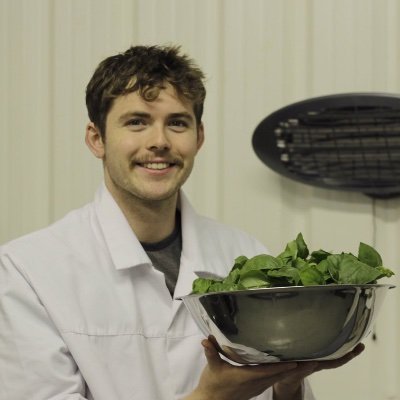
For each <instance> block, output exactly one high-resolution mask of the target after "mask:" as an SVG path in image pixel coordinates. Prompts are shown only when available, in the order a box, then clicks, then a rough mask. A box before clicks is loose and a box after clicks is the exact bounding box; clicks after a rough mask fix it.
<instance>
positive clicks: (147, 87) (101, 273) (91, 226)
mask: <svg viewBox="0 0 400 400" xmlns="http://www.w3.org/2000/svg"><path fill="white" fill-rule="evenodd" d="M203 78H204V77H203V74H202V72H201V71H200V70H199V69H198V67H196V66H195V65H194V64H193V62H192V61H191V60H190V59H189V58H187V57H186V56H185V55H181V54H180V53H179V49H177V48H174V47H157V46H153V47H144V46H137V47H132V48H130V49H128V50H127V51H126V52H125V53H123V54H119V55H116V56H112V57H109V58H107V59H106V60H104V61H103V62H102V63H100V65H99V66H98V68H97V69H96V71H95V73H94V75H93V77H92V79H91V81H90V82H89V84H88V87H87V94H86V102H87V107H88V112H89V118H90V123H89V124H88V125H87V130H86V143H87V145H88V147H89V149H90V150H91V152H92V153H93V154H94V155H95V156H96V157H97V158H99V159H101V160H102V162H103V168H104V184H103V185H102V186H101V187H100V188H99V190H98V192H97V193H96V197H95V199H94V202H93V203H90V204H88V205H86V206H85V207H83V208H82V209H80V210H75V211H73V212H71V213H69V214H68V215H67V216H66V217H64V218H63V219H62V220H60V221H58V222H56V223H55V224H53V225H51V226H49V227H48V228H46V229H43V230H41V231H38V232H34V233H32V234H30V235H27V236H25V237H22V238H19V239H17V240H15V241H12V242H10V243H8V244H5V245H4V246H3V247H2V248H1V252H0V255H1V258H0V327H1V329H0V381H1V385H0V398H1V399H2V400H3V399H4V400H25V399H26V400H28V399H29V400H44V399H52V400H72V399H74V400H76V399H95V400H128V399H129V400H136V399H137V400H173V399H179V400H183V399H185V400H213V399H218V400H225V399H226V400H228V399H229V400H236V399H237V400H245V399H250V398H257V399H259V400H261V399H272V398H273V399H275V400H282V399H284V400H292V399H293V400H297V399H302V398H304V399H312V398H313V396H312V394H311V391H310V389H309V387H308V384H307V382H306V381H304V378H305V377H306V376H307V375H309V374H310V373H312V372H313V371H315V370H319V369H322V368H333V367H337V366H340V365H342V364H344V363H345V362H347V361H348V360H350V359H351V358H352V357H354V356H355V355H357V354H358V353H359V352H360V351H361V350H362V347H359V348H357V349H355V350H354V351H353V352H352V353H349V354H348V356H346V357H345V358H343V359H340V360H337V361H334V362H329V363H311V362H310V363H302V364H297V363H282V364H280V363H277V364H270V365H258V366H236V365H231V364H230V363H228V362H227V361H226V360H224V359H222V358H221V357H220V355H219V354H218V352H217V350H216V349H215V348H214V346H213V345H212V342H211V341H209V340H207V339H204V338H203V337H202V335H201V333H200V332H199V330H198V328H197V327H196V325H195V323H194V322H193V320H192V318H191V317H190V316H189V314H188V312H187V310H186V309H185V307H184V305H183V304H182V302H181V301H179V300H178V299H176V298H178V297H179V296H182V295H185V294H188V293H189V292H190V290H191V283H192V281H193V280H194V279H195V278H196V272H198V271H207V272H212V273H215V274H218V275H221V276H224V275H226V273H227V272H228V270H229V269H230V266H231V265H232V261H233V260H234V258H236V257H237V256H238V255H246V256H248V257H251V256H253V255H255V254H259V253H264V252H265V251H266V250H265V248H264V246H262V245H261V244H260V243H259V242H258V241H256V240H254V239H253V238H251V237H250V236H248V235H247V234H245V233H243V232H240V231H238V230H236V229H232V228H229V227H226V226H224V225H222V224H219V223H217V222H216V221H212V220H209V219H207V218H204V217H201V216H199V215H197V214H196V213H195V211H194V210H193V209H192V208H191V206H190V204H189V202H188V200H187V199H186V197H185V195H184V193H183V192H182V191H181V187H182V185H183V183H184V182H185V181H186V179H187V178H188V176H189V175H190V172H191V170H192V167H193V163H194V159H195V156H196V154H197V152H198V151H199V149H200V148H201V146H202V144H203V141H204V127H203V124H202V120H201V118H202V112H203V102H204V98H205V89H204V86H203ZM200 342H201V343H202V345H203V350H202V346H201V345H200ZM203 351H204V352H203Z"/></svg>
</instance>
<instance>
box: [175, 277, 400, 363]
mask: <svg viewBox="0 0 400 400" xmlns="http://www.w3.org/2000/svg"><path fill="white" fill-rule="evenodd" d="M393 287H394V286H393V285H326V286H302V287H299V286H293V287H281V288H264V289H250V290H242V291H234V292H218V293H207V294H203V295H188V296H185V297H183V298H182V300H183V302H184V304H185V305H186V307H187V308H188V310H189V312H190V314H191V315H192V317H193V318H194V320H195V321H196V323H197V324H198V326H199V327H200V329H201V330H202V332H203V333H204V335H206V336H209V335H212V336H213V337H214V338H215V341H216V344H217V345H218V346H219V349H220V350H221V352H222V353H223V354H224V355H225V356H226V357H228V358H229V359H231V360H233V361H235V362H238V363H241V364H249V363H265V362H277V361H294V360H295V361H302V360H328V359H335V358H339V357H341V356H343V355H344V354H345V353H347V352H349V351H350V350H352V349H353V348H354V347H355V346H356V345H357V344H358V343H360V342H361V341H362V339H363V338H365V337H366V336H367V335H368V334H369V333H370V331H371V328H372V325H373V323H374V321H375V319H376V316H377V313H378V311H379V309H380V307H381V305H382V302H383V300H384V298H385V296H386V293H387V292H388V290H389V289H391V288H393Z"/></svg>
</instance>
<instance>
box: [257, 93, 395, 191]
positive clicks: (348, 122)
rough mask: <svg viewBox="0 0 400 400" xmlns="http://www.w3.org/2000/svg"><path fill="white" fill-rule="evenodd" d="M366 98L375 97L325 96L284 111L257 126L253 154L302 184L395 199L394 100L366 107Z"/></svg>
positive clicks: (380, 97) (392, 98) (369, 100)
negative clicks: (393, 197) (331, 102)
mask: <svg viewBox="0 0 400 400" xmlns="http://www.w3.org/2000/svg"><path fill="white" fill-rule="evenodd" d="M371 97H374V98H376V97H377V96H376V95H375V96H366V95H362V96H361V95H359V96H358V97H357V96H353V97H352V96H350V95H344V97H343V99H342V100H344V101H342V102H340V101H338V100H340V96H339V95H335V96H332V97H330V96H326V97H322V98H317V99H311V100H309V101H306V102H301V103H297V104H294V105H292V106H289V107H285V108H284V109H282V110H281V111H280V112H279V111H278V112H276V113H274V114H272V115H271V116H270V117H267V118H266V119H265V120H264V121H263V122H262V123H261V124H260V125H259V126H258V128H257V129H256V131H255V133H254V136H253V145H254V148H255V151H256V153H257V154H258V155H259V157H260V158H261V159H262V161H264V162H265V163H266V164H267V165H269V166H270V167H272V168H273V169H275V170H277V171H278V172H280V173H283V174H284V175H287V176H289V177H291V178H294V179H296V180H300V181H303V182H305V183H309V184H314V185H318V186H324V187H331V188H335V189H343V190H359V191H363V192H365V193H366V194H369V195H372V196H376V197H388V196H393V195H398V194H399V193H400V100H399V99H398V98H397V97H396V98H394V97H390V98H389V100H391V101H390V102H388V101H386V103H387V104H384V105H382V104H379V102H378V104H377V105H371V104H370V103H373V102H371ZM366 99H367V100H368V101H367V102H366V101H365V100H366ZM379 99H382V96H379ZM329 100H333V104H330V101H329ZM361 100H363V101H361ZM386 100H388V99H386ZM363 102H364V103H368V104H364V105H363V104H362V103H363ZM346 103H347V104H346ZM349 103H350V104H349ZM389 103H390V104H389ZM267 136H268V139H267V140H266V137H267Z"/></svg>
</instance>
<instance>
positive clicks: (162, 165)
mask: <svg viewBox="0 0 400 400" xmlns="http://www.w3.org/2000/svg"><path fill="white" fill-rule="evenodd" d="M139 165H140V166H141V167H143V168H146V169H152V170H157V171H160V170H163V169H168V168H171V167H173V166H175V165H176V164H175V163H167V162H146V163H139Z"/></svg>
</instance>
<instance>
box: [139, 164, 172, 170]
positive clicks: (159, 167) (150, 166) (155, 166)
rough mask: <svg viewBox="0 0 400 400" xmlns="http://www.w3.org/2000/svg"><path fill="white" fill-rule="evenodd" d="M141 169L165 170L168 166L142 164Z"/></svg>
mask: <svg viewBox="0 0 400 400" xmlns="http://www.w3.org/2000/svg"><path fill="white" fill-rule="evenodd" d="M143 167H145V168H149V169H165V168H168V167H169V164H167V163H146V164H143Z"/></svg>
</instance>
